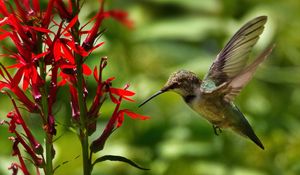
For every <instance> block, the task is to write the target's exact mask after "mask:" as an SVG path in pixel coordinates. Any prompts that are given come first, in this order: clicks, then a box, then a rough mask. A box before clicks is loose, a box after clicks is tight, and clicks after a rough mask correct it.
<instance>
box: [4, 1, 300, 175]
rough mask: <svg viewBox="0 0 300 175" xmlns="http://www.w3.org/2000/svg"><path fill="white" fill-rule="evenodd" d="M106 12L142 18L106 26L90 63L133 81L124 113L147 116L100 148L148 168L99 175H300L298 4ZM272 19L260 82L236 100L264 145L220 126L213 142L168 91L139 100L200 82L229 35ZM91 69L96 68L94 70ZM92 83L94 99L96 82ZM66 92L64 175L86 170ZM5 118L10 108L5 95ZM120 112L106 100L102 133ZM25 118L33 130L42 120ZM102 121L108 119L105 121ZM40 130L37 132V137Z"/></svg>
mask: <svg viewBox="0 0 300 175" xmlns="http://www.w3.org/2000/svg"><path fill="white" fill-rule="evenodd" d="M107 8H119V9H123V10H126V11H128V13H129V15H130V18H131V19H132V20H133V21H134V22H135V27H134V29H131V30H130V29H127V28H126V27H124V26H122V25H121V24H119V23H117V22H116V21H114V20H108V21H106V22H105V23H104V24H103V28H106V29H107V31H106V33H105V34H104V36H103V37H102V39H101V40H104V41H105V45H104V46H103V47H100V48H99V49H98V50H97V51H95V54H94V55H92V57H94V58H90V59H89V62H88V64H89V65H91V66H92V65H98V64H99V59H98V58H100V57H101V56H108V59H109V64H108V67H107V68H106V69H105V72H104V74H105V75H104V76H105V77H111V76H115V77H117V79H116V80H115V81H114V86H117V87H123V86H124V84H126V83H130V84H131V88H130V89H131V90H133V91H135V92H136V95H135V100H136V101H137V103H134V104H132V103H127V102H126V103H123V106H122V107H123V108H130V109H131V110H133V111H135V112H138V113H140V114H143V115H149V116H151V119H150V120H147V121H138V120H131V119H129V118H126V119H125V122H124V125H123V126H122V127H121V128H120V129H118V130H117V131H116V132H115V133H114V134H113V135H112V136H111V137H110V139H109V141H108V142H107V144H106V147H105V149H104V151H103V152H101V153H100V154H99V156H100V155H104V154H114V155H123V156H126V157H128V158H130V159H132V160H134V161H135V162H137V163H138V164H139V165H141V166H143V167H147V168H150V169H151V170H150V171H141V170H137V169H135V168H133V167H131V166H129V165H126V164H124V163H116V162H105V163H102V164H98V165H97V166H96V167H95V169H94V174H95V175H96V174H97V175H98V174H103V175H104V174H105V175H188V174H190V175H297V174H300V149H299V147H300V119H299V117H300V116H299V108H300V88H299V86H300V35H299V31H300V22H299V19H300V1H295V0H278V1H271V0H263V1H262V0H222V1H221V0H209V1H200V0H112V1H108V3H107ZM97 9H98V2H97V1H85V4H84V7H83V9H82V11H81V12H82V13H81V16H80V19H81V20H83V21H84V20H87V19H88V17H89V16H91V15H93V14H95V13H96V11H97ZM260 15H267V16H268V17H269V20H268V22H267V25H266V29H265V31H264V33H263V35H262V37H261V39H260V40H259V42H258V44H257V45H256V47H255V49H254V51H253V54H252V55H256V54H258V53H259V52H260V51H262V50H263V49H264V48H265V47H267V46H268V45H269V44H271V43H276V48H275V49H274V51H273V53H272V55H271V56H270V57H269V59H267V61H265V62H264V63H263V64H262V65H261V66H260V67H259V69H258V70H257V73H256V74H255V76H254V79H253V80H252V81H251V82H250V83H249V84H248V86H247V87H246V88H245V89H244V90H243V91H242V93H241V94H240V95H239V96H238V98H237V99H236V101H235V102H236V104H237V106H239V107H240V109H241V111H242V112H243V113H244V114H245V116H246V117H247V119H248V120H249V121H250V123H251V125H252V126H253V128H254V130H255V132H256V134H257V135H258V137H259V138H261V140H262V142H263V143H264V145H265V147H266V149H265V150H264V151H263V150H261V149H260V148H258V147H257V146H256V145H255V144H253V143H252V142H251V141H249V140H248V139H245V138H242V137H241V136H239V135H237V134H235V133H233V132H232V131H230V130H223V133H222V134H220V135H219V136H216V135H215V134H214V132H213V130H212V127H211V125H210V124H208V122H207V121H205V120H204V119H202V118H200V117H199V116H198V115H197V114H196V113H195V112H193V111H192V110H191V109H190V108H189V107H188V106H187V105H186V104H185V103H184V101H183V100H182V99H181V98H180V97H179V96H178V95H176V94H175V93H166V94H164V95H161V96H159V97H157V98H156V99H154V100H152V101H151V102H149V103H148V104H147V105H145V106H144V107H143V108H140V109H139V108H137V104H138V103H140V102H141V101H142V100H144V99H145V98H147V97H148V96H149V95H151V94H153V93H154V92H156V91H157V90H159V89H160V88H161V87H162V86H163V85H164V83H165V81H166V80H167V78H168V76H169V75H170V74H171V73H172V72H174V71H176V70H179V69H187V70H191V71H193V72H195V73H197V74H199V76H200V77H203V76H204V75H205V73H206V72H207V70H208V69H209V67H210V65H211V63H212V61H213V60H214V58H215V56H216V55H217V54H218V52H219V51H220V50H221V49H222V47H223V46H224V45H225V43H226V42H227V41H228V40H229V38H230V37H231V36H232V35H233V34H234V32H235V31H237V30H238V29H239V28H240V27H241V26H242V25H243V24H244V23H246V22H247V21H249V20H250V19H252V18H254V17H256V16H260ZM92 67H93V66H92ZM93 83H94V82H93V79H92V78H90V79H88V85H89V88H90V91H91V93H90V94H91V96H90V100H91V99H92V94H93V93H94V91H95V90H93V89H95V87H96V85H95V84H93ZM66 90H67V89H61V90H60V92H59V93H60V95H61V96H62V97H63V98H62V99H61V100H59V101H58V102H57V104H56V105H57V107H56V110H57V122H58V135H57V137H60V136H61V137H60V138H59V139H58V140H57V141H56V143H55V148H56V151H57V157H56V159H55V165H60V164H62V163H63V162H64V161H69V163H67V164H64V165H62V166H61V167H60V168H59V169H58V170H57V172H56V174H58V175H65V174H75V175H77V174H78V175H79V174H82V173H81V172H82V171H81V167H82V165H81V158H77V159H76V158H75V157H76V156H78V155H80V153H81V151H80V142H79V141H78V139H77V136H76V135H75V134H74V133H72V132H71V131H70V130H69V129H68V124H69V120H70V117H69V116H70V107H69V102H68V100H69V99H68V96H66V95H63V94H65V93H66V92H65V91H66ZM0 99H1V106H0V115H1V119H3V118H5V114H6V112H8V111H10V110H11V109H12V108H11V106H9V105H4V104H8V103H9V101H8V99H7V97H5V96H3V95H0ZM112 110H113V106H111V105H110V104H109V103H106V104H105V105H104V107H103V109H102V113H103V117H102V118H100V119H99V126H98V129H99V131H98V133H96V134H94V135H93V138H96V137H97V136H98V135H99V134H100V133H101V129H103V127H104V124H105V123H106V122H107V120H108V119H109V117H110V114H111V112H112ZM25 116H26V117H27V119H28V120H27V121H28V123H29V124H30V125H31V126H32V127H34V126H39V125H40V123H39V122H38V119H37V117H36V116H29V115H28V114H27V115H25ZM104 116H105V117H104ZM40 129H41V128H36V129H35V130H34V133H35V134H36V135H37V137H39V138H40V140H42V135H39V134H38V133H39V131H40ZM8 136H9V134H8V133H7V128H6V127H3V126H2V127H0V144H1V146H2V149H0V156H1V158H0V174H8V171H7V166H8V165H9V164H10V162H11V161H12V160H15V159H12V158H11V156H10V153H11V143H10V141H8V140H7V137H8Z"/></svg>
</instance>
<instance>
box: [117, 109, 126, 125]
mask: <svg viewBox="0 0 300 175" xmlns="http://www.w3.org/2000/svg"><path fill="white" fill-rule="evenodd" d="M123 121H124V112H120V111H119V113H118V121H117V128H119V127H121V126H122V124H123Z"/></svg>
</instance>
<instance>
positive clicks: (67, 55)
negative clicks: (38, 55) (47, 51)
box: [61, 44, 75, 64]
mask: <svg viewBox="0 0 300 175" xmlns="http://www.w3.org/2000/svg"><path fill="white" fill-rule="evenodd" d="M61 48H62V50H63V52H64V56H65V58H67V59H68V60H69V61H70V63H71V64H75V59H74V57H73V54H72V51H71V50H70V49H69V48H68V47H67V46H65V45H64V44H61Z"/></svg>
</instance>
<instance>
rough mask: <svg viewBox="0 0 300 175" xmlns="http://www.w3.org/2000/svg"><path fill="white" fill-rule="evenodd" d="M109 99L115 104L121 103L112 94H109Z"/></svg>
mask: <svg viewBox="0 0 300 175" xmlns="http://www.w3.org/2000/svg"><path fill="white" fill-rule="evenodd" d="M109 97H110V99H111V101H112V102H113V103H115V104H119V103H120V101H119V100H117V99H116V97H114V96H113V95H112V94H111V93H109Z"/></svg>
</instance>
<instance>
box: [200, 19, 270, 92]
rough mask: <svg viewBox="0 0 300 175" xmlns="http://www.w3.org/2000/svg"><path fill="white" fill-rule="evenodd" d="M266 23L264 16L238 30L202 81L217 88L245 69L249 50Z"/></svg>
mask: <svg viewBox="0 0 300 175" xmlns="http://www.w3.org/2000/svg"><path fill="white" fill-rule="evenodd" d="M266 21H267V17H266V16H259V17H257V18H254V19H252V20H251V21H249V22H248V23H246V24H245V25H244V26H243V27H242V28H241V29H239V30H238V31H237V32H236V33H235V34H234V35H233V37H232V38H231V39H230V40H229V42H228V43H227V44H226V46H225V47H224V49H223V50H222V51H221V52H220V53H219V54H218V56H217V57H216V59H215V61H214V62H213V64H212V66H211V67H210V69H209V72H208V74H207V75H206V77H205V79H204V81H206V80H207V81H209V82H211V81H212V82H214V83H215V86H216V87H218V86H219V85H221V84H223V83H224V82H227V81H230V80H231V79H232V78H234V77H235V76H237V75H238V74H239V73H240V72H241V71H242V70H243V69H245V67H246V65H247V62H248V59H249V55H250V53H251V50H252V48H253V46H254V45H255V44H256V42H257V41H258V39H259V36H260V34H261V33H262V32H263V30H264V25H265V23H266ZM204 84H205V83H204ZM202 89H203V88H202Z"/></svg>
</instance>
